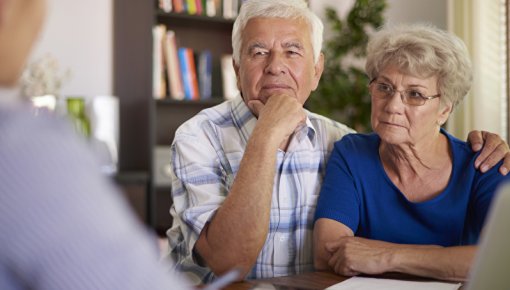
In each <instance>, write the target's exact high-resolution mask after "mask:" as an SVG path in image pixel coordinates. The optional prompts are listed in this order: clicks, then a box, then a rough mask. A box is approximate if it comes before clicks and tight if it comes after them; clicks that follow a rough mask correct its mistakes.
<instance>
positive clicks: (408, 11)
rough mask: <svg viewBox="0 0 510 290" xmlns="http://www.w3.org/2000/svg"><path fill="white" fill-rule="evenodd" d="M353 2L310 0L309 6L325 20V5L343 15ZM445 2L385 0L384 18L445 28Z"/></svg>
mask: <svg viewBox="0 0 510 290" xmlns="http://www.w3.org/2000/svg"><path fill="white" fill-rule="evenodd" d="M354 2H355V0H310V7H311V8H312V10H313V11H314V12H315V13H317V14H318V15H319V17H321V19H322V20H323V21H325V17H324V9H325V8H326V7H334V8H336V10H337V12H338V15H339V16H340V17H344V16H345V15H346V14H347V13H348V12H349V10H350V8H351V6H352V5H353V4H354ZM447 3H448V1H446V0H426V1H424V0H387V4H388V7H387V8H386V13H385V19H386V21H387V22H390V23H412V22H428V23H432V24H434V25H436V26H438V27H439V28H442V29H446V28H447V6H448V5H447ZM325 37H327V28H326V35H325Z"/></svg>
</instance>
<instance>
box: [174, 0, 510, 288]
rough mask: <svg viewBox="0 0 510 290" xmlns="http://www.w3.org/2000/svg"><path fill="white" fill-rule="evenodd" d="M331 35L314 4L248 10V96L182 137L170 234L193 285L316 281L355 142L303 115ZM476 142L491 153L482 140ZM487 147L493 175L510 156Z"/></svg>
mask: <svg viewBox="0 0 510 290" xmlns="http://www.w3.org/2000/svg"><path fill="white" fill-rule="evenodd" d="M322 31H323V26H322V22H321V21H320V19H319V18H318V17H317V16H316V15H315V14H314V13H313V12H312V11H311V10H310V9H309V8H308V7H307V4H306V3H305V1H302V0H248V1H245V2H244V3H243V5H242V6H241V10H240V13H239V16H238V17H237V19H236V21H235V23H234V27H233V31H232V47H233V59H234V64H233V65H234V68H235V71H236V74H237V84H238V87H239V90H240V92H241V94H240V95H239V96H237V97H236V98H235V99H233V100H229V101H226V102H224V103H222V104H220V105H218V106H215V107H212V108H208V109H206V110H204V111H202V112H201V113H199V114H197V115H196V116H194V117H193V118H191V119H190V120H188V121H187V122H186V123H184V124H183V125H182V126H181V127H180V128H179V129H178V130H177V132H176V134H175V138H174V142H173V144H172V147H171V154H172V157H171V168H172V176H171V178H172V198H173V205H172V208H171V210H170V212H171V214H172V217H173V225H172V228H171V229H169V230H168V232H167V235H168V238H169V243H170V248H171V256H172V257H173V258H174V259H175V260H176V264H177V267H178V269H179V270H181V271H183V272H186V273H187V274H188V275H189V277H191V278H192V279H193V281H194V282H196V283H200V282H208V281H210V280H212V279H214V278H215V276H216V275H219V274H222V273H225V272H226V271H228V270H229V269H231V268H239V269H241V272H242V275H241V277H244V278H247V279H254V278H267V277H277V276H285V275H292V274H296V273H302V272H306V271H312V270H313V258H312V252H313V251H312V225H313V221H314V220H313V218H314V213H315V207H316V202H317V197H318V194H319V191H320V185H321V181H322V179H323V176H324V168H325V164H326V161H327V157H328V156H329V152H331V148H332V146H333V143H334V142H335V141H336V140H338V139H340V138H341V137H342V136H344V135H346V134H348V133H351V132H353V130H352V129H350V128H348V127H346V126H345V125H343V124H340V123H337V122H335V121H333V120H330V119H327V118H325V117H323V116H320V115H317V114H314V113H312V112H309V111H307V110H305V109H304V108H303V104H304V103H305V101H306V100H307V99H308V97H309V96H310V93H311V91H313V90H315V89H316V88H317V85H318V83H319V79H320V77H321V74H322V70H323V63H324V56H323V54H322V53H321V45H322ZM471 137H472V139H471V142H472V143H473V144H474V143H481V140H482V139H481V136H480V133H479V132H478V133H475V134H472V135H471ZM486 137H489V139H491V141H493V142H489V139H487V144H489V143H491V145H489V146H486V147H485V148H484V149H488V150H487V151H486V152H485V153H484V154H485V155H483V156H481V157H482V158H480V160H479V161H482V160H483V159H484V158H485V157H487V156H488V155H490V153H491V152H492V153H494V154H493V155H492V156H491V157H489V158H488V159H487V160H485V161H486V162H487V163H484V164H486V165H494V164H495V163H496V162H497V161H499V160H500V159H501V158H502V157H503V156H505V154H507V153H508V146H507V145H506V144H505V143H504V142H502V141H501V139H500V138H499V137H498V136H497V135H490V134H488V135H486ZM496 147H497V148H496ZM495 148H496V150H494V149H495ZM506 156H507V157H508V154H507V155H506ZM491 160H492V161H491ZM495 160H497V161H495ZM509 161H510V159H509V158H507V160H506V162H507V163H506V164H505V166H506V168H509V167H508V166H509V164H508V162H509ZM483 166H485V165H483ZM503 169H505V167H501V170H503Z"/></svg>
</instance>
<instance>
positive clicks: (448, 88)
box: [365, 24, 473, 108]
mask: <svg viewBox="0 0 510 290" xmlns="http://www.w3.org/2000/svg"><path fill="white" fill-rule="evenodd" d="M387 65H396V66H397V67H398V68H399V69H400V70H402V71H403V72H404V73H406V74H411V75H413V76H417V77H423V78H427V77H432V76H436V77H437V78H438V83H437V87H438V90H439V93H440V94H441V102H442V104H446V102H451V104H452V105H453V107H452V108H455V107H456V106H457V105H458V104H459V103H460V102H461V101H462V100H463V99H464V97H465V96H466V95H467V93H468V92H469V90H470V89H471V84H472V81H473V72H472V68H471V60H470V58H469V53H468V50H467V48H466V45H465V44H464V42H463V41H462V40H460V39H459V38H458V37H457V36H455V35H454V34H452V33H448V32H446V31H444V30H441V29H439V28H436V27H434V26H432V25H429V24H413V25H403V24H402V25H397V26H385V27H383V28H382V29H380V30H379V31H377V32H376V33H375V34H373V35H372V36H371V39H370V41H369V42H368V46H367V61H366V65H365V70H366V72H367V75H368V77H369V78H370V79H374V78H376V77H377V76H378V75H379V73H380V72H381V70H383V69H384V68H385V67H386V66H387Z"/></svg>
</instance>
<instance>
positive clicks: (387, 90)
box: [368, 79, 441, 106]
mask: <svg viewBox="0 0 510 290" xmlns="http://www.w3.org/2000/svg"><path fill="white" fill-rule="evenodd" d="M375 80H376V79H373V80H371V81H370V84H369V85H368V86H369V89H370V94H371V95H372V96H374V97H376V98H381V99H382V98H388V97H392V96H393V95H395V93H400V98H401V99H402V102H403V103H404V104H407V105H410V106H423V105H424V104H425V102H426V101H428V100H432V99H435V98H439V97H440V96H441V94H437V95H433V96H430V97H427V96H424V95H423V94H422V93H420V92H419V91H417V90H415V89H407V90H402V91H397V90H395V89H394V88H393V87H392V86H391V85H390V84H387V83H383V82H375Z"/></svg>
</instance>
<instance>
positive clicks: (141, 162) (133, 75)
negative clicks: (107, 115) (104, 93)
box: [113, 0, 155, 171]
mask: <svg viewBox="0 0 510 290" xmlns="http://www.w3.org/2000/svg"><path fill="white" fill-rule="evenodd" d="M154 13H155V7H154V3H153V2H152V1H144V0H115V1H114V17H113V21H114V44H113V48H114V56H113V62H114V63H113V69H114V71H113V73H114V84H113V91H114V94H115V95H116V96H118V97H119V100H120V102H119V103H120V148H119V151H120V152H119V169H120V171H130V170H148V169H149V168H150V154H149V146H150V142H149V140H150V138H151V136H150V128H149V105H150V103H149V101H150V100H151V98H150V96H151V95H152V26H153V24H154Z"/></svg>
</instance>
